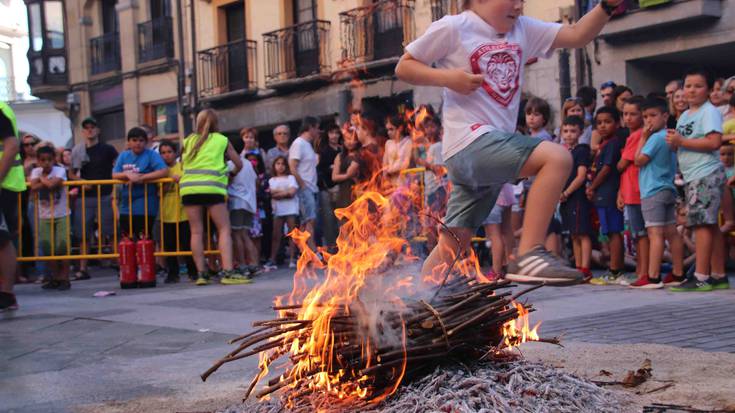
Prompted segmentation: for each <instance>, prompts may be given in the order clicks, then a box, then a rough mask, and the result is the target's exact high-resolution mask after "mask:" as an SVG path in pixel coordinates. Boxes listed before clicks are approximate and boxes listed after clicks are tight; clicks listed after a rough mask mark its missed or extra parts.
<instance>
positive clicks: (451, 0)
mask: <svg viewBox="0 0 735 413" xmlns="http://www.w3.org/2000/svg"><path fill="white" fill-rule="evenodd" d="M457 13H459V1H458V0H431V21H433V22H435V21H437V20H439V19H441V18H442V17H444V16H446V15H447V14H457Z"/></svg>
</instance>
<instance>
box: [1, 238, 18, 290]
mask: <svg viewBox="0 0 735 413" xmlns="http://www.w3.org/2000/svg"><path fill="white" fill-rule="evenodd" d="M4 244H5V245H4V246H2V247H0V262H2V265H0V281H2V283H0V291H2V292H4V293H8V294H12V293H13V284H15V267H16V255H15V245H13V243H12V242H11V241H9V240H8V241H5V242H4ZM0 245H1V244H0Z"/></svg>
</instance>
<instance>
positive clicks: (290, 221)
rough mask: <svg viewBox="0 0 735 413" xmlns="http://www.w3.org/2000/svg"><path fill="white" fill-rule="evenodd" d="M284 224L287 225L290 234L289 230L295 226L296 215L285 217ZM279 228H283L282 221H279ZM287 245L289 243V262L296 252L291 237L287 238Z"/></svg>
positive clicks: (292, 259)
mask: <svg viewBox="0 0 735 413" xmlns="http://www.w3.org/2000/svg"><path fill="white" fill-rule="evenodd" d="M286 225H287V226H288V233H289V234H290V233H291V231H293V230H294V228H296V217H293V216H290V217H288V218H286ZM281 228H283V223H281ZM288 245H289V248H288V249H289V251H290V254H291V256H290V258H289V259H290V261H289V262H293V261H294V259H295V257H294V255H295V254H296V246H295V245H294V243H293V240H292V239H291V237H289V238H288ZM274 262H275V261H274Z"/></svg>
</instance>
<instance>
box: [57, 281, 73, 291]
mask: <svg viewBox="0 0 735 413" xmlns="http://www.w3.org/2000/svg"><path fill="white" fill-rule="evenodd" d="M70 288H71V282H69V280H62V281H58V286H57V287H56V289H57V290H59V291H66V290H68V289H70Z"/></svg>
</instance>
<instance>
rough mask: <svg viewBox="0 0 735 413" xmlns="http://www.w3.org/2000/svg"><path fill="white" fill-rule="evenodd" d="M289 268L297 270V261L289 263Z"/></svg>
mask: <svg viewBox="0 0 735 413" xmlns="http://www.w3.org/2000/svg"><path fill="white" fill-rule="evenodd" d="M288 268H291V269H293V268H296V261H291V262H289V263H288Z"/></svg>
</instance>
